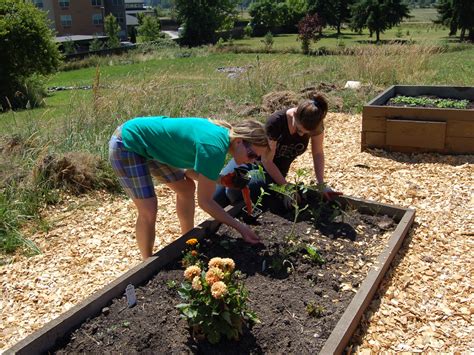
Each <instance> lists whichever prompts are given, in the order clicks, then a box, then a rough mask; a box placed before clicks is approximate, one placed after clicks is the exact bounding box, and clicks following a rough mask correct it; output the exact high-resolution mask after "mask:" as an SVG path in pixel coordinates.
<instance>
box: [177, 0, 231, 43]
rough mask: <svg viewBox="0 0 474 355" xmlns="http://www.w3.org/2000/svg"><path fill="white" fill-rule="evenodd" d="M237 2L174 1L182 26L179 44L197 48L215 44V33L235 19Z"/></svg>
mask: <svg viewBox="0 0 474 355" xmlns="http://www.w3.org/2000/svg"><path fill="white" fill-rule="evenodd" d="M237 4H238V0H176V10H177V11H178V19H179V20H180V21H181V23H182V26H183V33H182V35H181V43H182V44H185V45H189V46H198V45H202V44H207V43H215V42H216V31H217V30H219V29H220V28H221V26H222V25H224V24H225V23H226V21H228V20H229V18H232V17H235V16H236V14H237V12H236V8H237Z"/></svg>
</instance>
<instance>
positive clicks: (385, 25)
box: [351, 0, 410, 42]
mask: <svg viewBox="0 0 474 355" xmlns="http://www.w3.org/2000/svg"><path fill="white" fill-rule="evenodd" d="M351 10H352V17H351V27H352V28H353V29H354V30H356V31H361V30H362V29H363V28H365V27H367V28H368V29H369V31H370V32H375V34H376V40H377V42H379V41H380V33H383V32H385V30H388V29H389V28H392V27H393V26H396V25H398V24H399V23H400V22H401V21H402V20H403V19H404V18H409V17H410V15H409V10H408V6H407V5H405V4H404V3H402V2H401V0H360V1H359V2H357V3H355V4H354V5H353V6H351Z"/></svg>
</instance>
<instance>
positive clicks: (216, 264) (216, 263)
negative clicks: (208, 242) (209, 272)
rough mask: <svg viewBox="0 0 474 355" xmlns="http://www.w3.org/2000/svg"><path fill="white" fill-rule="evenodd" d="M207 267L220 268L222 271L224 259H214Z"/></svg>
mask: <svg viewBox="0 0 474 355" xmlns="http://www.w3.org/2000/svg"><path fill="white" fill-rule="evenodd" d="M207 265H208V266H209V268H211V267H218V268H219V269H222V266H223V263H222V259H221V258H218V257H216V258H212V259H211V260H209V263H208V264H207Z"/></svg>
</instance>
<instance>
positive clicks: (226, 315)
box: [221, 311, 232, 326]
mask: <svg viewBox="0 0 474 355" xmlns="http://www.w3.org/2000/svg"><path fill="white" fill-rule="evenodd" d="M221 317H222V318H224V320H225V321H226V322H227V323H229V325H231V326H232V320H231V319H230V313H229V312H227V311H225V312H222V313H221Z"/></svg>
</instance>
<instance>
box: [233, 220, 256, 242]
mask: <svg viewBox="0 0 474 355" xmlns="http://www.w3.org/2000/svg"><path fill="white" fill-rule="evenodd" d="M237 230H238V231H239V233H240V234H241V235H242V239H243V240H244V241H246V242H247V243H249V244H259V243H262V241H261V240H260V238H259V237H258V236H257V234H256V233H255V232H254V231H253V230H252V228H250V227H249V226H248V225H246V224H243V223H242V224H241V226H239V228H237Z"/></svg>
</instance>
